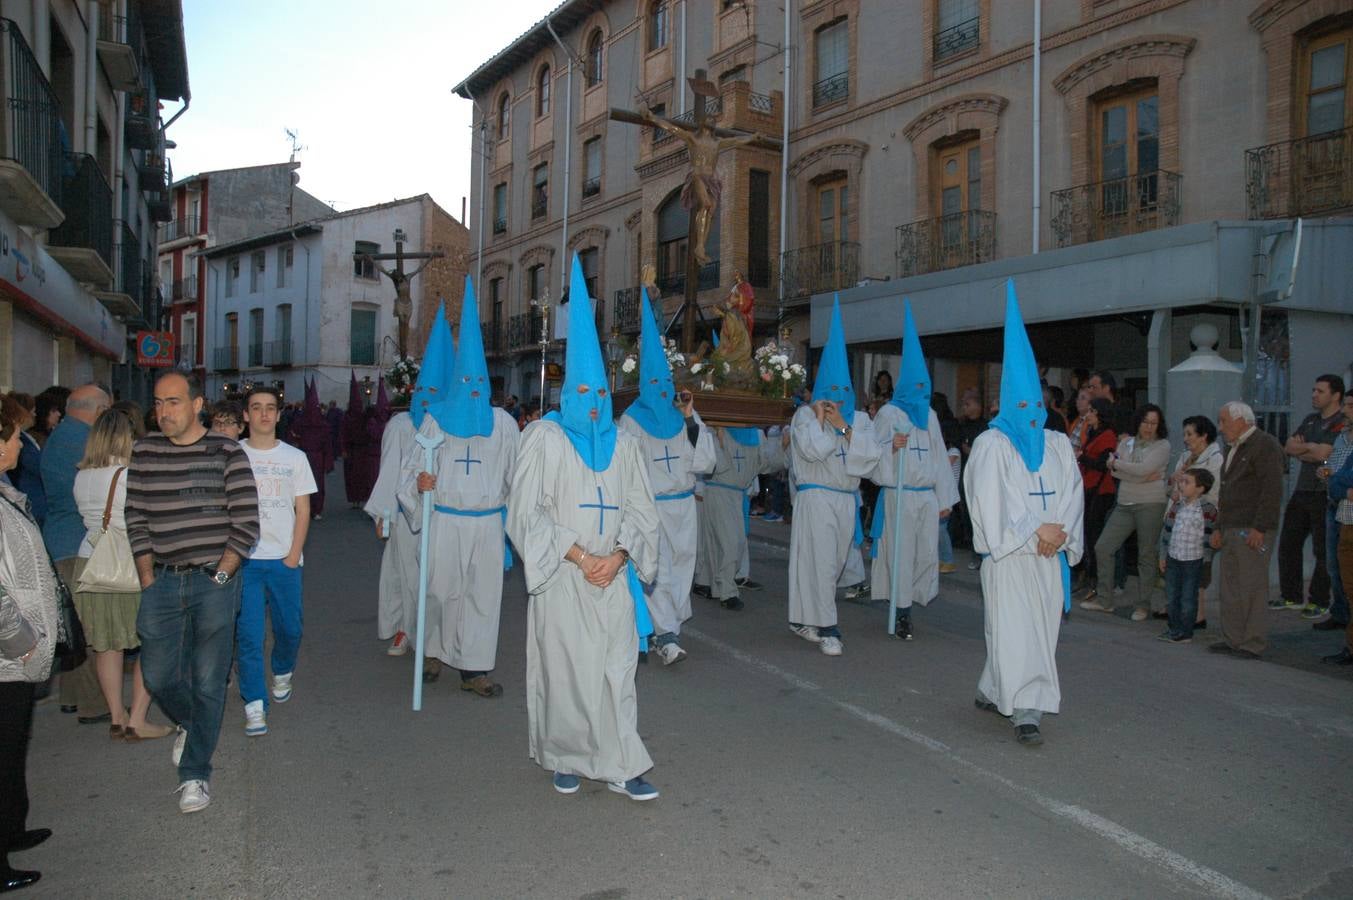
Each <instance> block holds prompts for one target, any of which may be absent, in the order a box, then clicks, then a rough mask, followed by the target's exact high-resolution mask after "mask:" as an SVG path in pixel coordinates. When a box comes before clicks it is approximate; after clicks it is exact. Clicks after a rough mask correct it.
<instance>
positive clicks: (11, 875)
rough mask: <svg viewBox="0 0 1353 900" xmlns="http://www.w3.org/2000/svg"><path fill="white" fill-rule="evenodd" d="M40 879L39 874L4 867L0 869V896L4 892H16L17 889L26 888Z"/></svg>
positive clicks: (40, 875)
mask: <svg viewBox="0 0 1353 900" xmlns="http://www.w3.org/2000/svg"><path fill="white" fill-rule="evenodd" d="M41 877H42V873H41V872H34V871H25V870H23V869H11V868H10V867H9V866H5V867H4V868H3V869H0V894H3V893H4V892H5V891H17V890H18V889H19V888H25V887H28V886H29V885H30V884H33V883H34V882H36V881H37V880H38V879H39V878H41Z"/></svg>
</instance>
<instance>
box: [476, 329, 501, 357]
mask: <svg viewBox="0 0 1353 900" xmlns="http://www.w3.org/2000/svg"><path fill="white" fill-rule="evenodd" d="M479 328H480V331H481V333H482V334H483V335H484V355H486V356H495V355H497V354H499V353H502V352H503V348H504V346H505V345H506V343H507V341H506V340H505V338H506V337H507V336H506V335H505V334H504V331H505V330H506V329H504V328H503V322H502V320H494V321H491V322H480V323H479Z"/></svg>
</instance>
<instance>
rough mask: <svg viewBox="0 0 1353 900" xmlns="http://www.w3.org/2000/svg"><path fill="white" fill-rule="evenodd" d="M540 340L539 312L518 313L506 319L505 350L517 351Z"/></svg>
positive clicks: (535, 344) (532, 345)
mask: <svg viewBox="0 0 1353 900" xmlns="http://www.w3.org/2000/svg"><path fill="white" fill-rule="evenodd" d="M539 342H540V313H538V312H536V311H535V310H532V311H531V312H529V313H518V314H517V315H515V316H510V317H509V318H508V320H507V352H508V353H519V352H521V351H522V350H526V349H529V348H531V347H535V346H537V345H538V344H539Z"/></svg>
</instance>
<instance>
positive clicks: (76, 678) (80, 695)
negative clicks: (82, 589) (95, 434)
mask: <svg viewBox="0 0 1353 900" xmlns="http://www.w3.org/2000/svg"><path fill="white" fill-rule="evenodd" d="M110 402H111V401H110V400H109V399H108V395H107V394H106V393H104V390H103V388H101V387H99V386H98V385H97V384H86V385H82V386H80V387H78V388H76V389H75V390H73V391H71V393H70V397H69V398H68V399H67V400H66V416H65V418H63V419H62V420H61V424H59V425H57V426H56V428H55V429H54V430H53V431H52V436H51V437H49V438H48V439H47V445H46V446H45V447H44V448H43V450H42V467H41V472H42V487H43V490H44V491H46V493H47V519H46V520H45V521H44V522H43V525H42V540H43V542H44V543H46V545H47V553H48V554H49V555H50V556H51V557H52V561H53V562H54V563H56V571H57V574H59V575H60V576H61V580H62V581H64V582H65V583H66V584H68V585H70V587H71V588H72V589H74V587H75V583H76V582H77V581H78V580H79V578H80V572H81V571H82V570H83V569H84V560H82V559H80V556H79V552H80V542H81V541H83V540H84V539H85V522H84V519H82V518H81V517H80V510H79V507H77V506H76V505H75V467H76V465H77V464H79V462H80V459H81V457H83V456H84V455H85V441H87V440H88V439H89V429H90V426H91V425H93V424H94V420H95V419H97V418H98V417H99V414H100V413H102V412H103V411H104V410H105V409H107V408H108V406H109V404H110ZM77 710H78V712H79V720H80V724H82V725H93V724H97V723H99V722H105V721H107V720H108V719H109V718H110V716H109V712H108V702H107V701H106V700H104V699H103V692H102V691H100V690H99V683H98V681H97V679H96V678H95V677H94V657H93V655H92V654H91V655H90V657H89V659H88V660H87V661H86V662H85V664H84V665H82V666H80V668H78V669H76V670H75V671H73V672H68V673H66V674H65V675H63V676H62V677H61V711H62V712H76V711H77Z"/></svg>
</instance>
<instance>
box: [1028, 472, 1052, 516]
mask: <svg viewBox="0 0 1353 900" xmlns="http://www.w3.org/2000/svg"><path fill="white" fill-rule="evenodd" d="M1038 488H1039V489H1038V490H1036V491H1030V492H1029V496H1030V497H1039V498H1041V499H1042V500H1043V512H1047V511H1048V498H1049V497H1055V496H1056V495H1057V492H1056V491H1050V490H1047V487H1046V485H1044V484H1043V476H1042V475H1039V476H1038Z"/></svg>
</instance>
